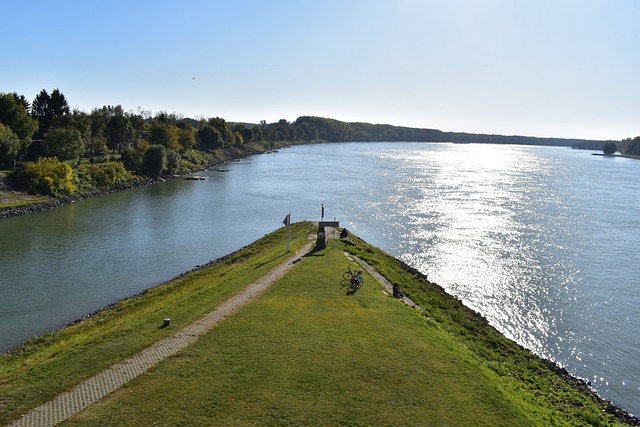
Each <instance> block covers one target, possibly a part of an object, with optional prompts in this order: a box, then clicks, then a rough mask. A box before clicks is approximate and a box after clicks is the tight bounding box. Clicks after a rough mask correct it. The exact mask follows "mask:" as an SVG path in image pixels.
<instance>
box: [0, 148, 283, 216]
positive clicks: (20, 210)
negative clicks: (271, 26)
mask: <svg viewBox="0 0 640 427" xmlns="http://www.w3.org/2000/svg"><path fill="white" fill-rule="evenodd" d="M288 145H291V144H290V143H287V144H284V143H281V144H278V145H277V146H278V148H282V147H285V146H288ZM265 152H268V151H267V149H266V148H265V149H264V150H262V149H257V148H255V147H253V148H252V147H229V148H227V149H224V152H223V156H222V157H221V158H218V159H217V160H216V161H214V162H212V163H210V164H209V165H208V166H207V168H211V167H214V166H217V165H220V164H222V163H225V162H228V161H232V160H237V159H242V158H245V157H248V156H251V155H254V154H263V153H265ZM193 172H196V170H193V171H186V172H183V173H182V174H180V175H181V176H182V175H187V174H190V173H193ZM167 178H168V177H166V176H165V177H157V178H146V177H138V179H136V180H135V181H130V182H128V183H126V184H118V185H114V186H112V187H108V188H101V189H97V190H95V191H91V192H88V193H83V194H70V195H65V196H60V197H57V198H52V199H51V200H50V201H48V202H44V203H31V204H26V205H23V206H18V207H11V208H0V220H2V219H5V218H11V217H14V216H21V215H28V214H32V213H38V212H44V211H48V210H51V209H55V208H58V207H61V206H64V205H68V204H69V203H75V202H78V201H80V200H83V199H88V198H91V197H96V196H102V195H105V194H109V193H115V192H118V191H123V190H131V189H134V188H138V187H143V186H146V185H150V184H155V183H157V182H163V181H165V179H167ZM0 188H1V186H0Z"/></svg>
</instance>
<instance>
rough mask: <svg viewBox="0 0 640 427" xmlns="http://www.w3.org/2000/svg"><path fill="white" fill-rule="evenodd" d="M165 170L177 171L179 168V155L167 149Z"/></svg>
mask: <svg viewBox="0 0 640 427" xmlns="http://www.w3.org/2000/svg"><path fill="white" fill-rule="evenodd" d="M166 167H167V170H168V171H170V172H172V171H177V170H178V169H179V168H180V153H178V152H177V151H174V150H171V149H168V150H167V166H166Z"/></svg>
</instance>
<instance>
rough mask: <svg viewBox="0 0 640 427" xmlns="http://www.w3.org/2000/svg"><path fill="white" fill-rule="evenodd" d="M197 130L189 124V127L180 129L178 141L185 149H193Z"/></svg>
mask: <svg viewBox="0 0 640 427" xmlns="http://www.w3.org/2000/svg"><path fill="white" fill-rule="evenodd" d="M195 132H196V130H195V128H194V127H193V126H191V125H189V128H187V129H180V130H179V131H178V142H179V143H180V145H181V146H182V147H183V148H184V149H185V150H191V149H192V148H193V147H195V145H196V133H195Z"/></svg>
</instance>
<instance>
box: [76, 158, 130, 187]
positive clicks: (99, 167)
mask: <svg viewBox="0 0 640 427" xmlns="http://www.w3.org/2000/svg"><path fill="white" fill-rule="evenodd" d="M77 174H78V180H79V181H81V182H82V183H83V184H84V185H85V186H89V187H109V186H112V185H115V184H119V183H124V182H127V181H129V180H130V179H131V174H130V173H129V172H128V171H127V170H126V169H125V167H124V165H123V164H122V163H121V162H107V163H100V164H88V165H87V164H85V165H81V166H79V167H78V170H77Z"/></svg>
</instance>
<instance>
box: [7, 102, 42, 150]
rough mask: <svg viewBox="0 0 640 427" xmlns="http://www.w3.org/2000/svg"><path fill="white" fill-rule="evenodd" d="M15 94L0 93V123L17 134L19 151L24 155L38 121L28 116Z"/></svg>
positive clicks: (36, 128)
mask: <svg viewBox="0 0 640 427" xmlns="http://www.w3.org/2000/svg"><path fill="white" fill-rule="evenodd" d="M16 96H17V95H16V94H11V93H6V94H5V93H0V123H2V124H4V125H5V126H8V127H9V128H11V130H12V131H13V133H15V134H16V135H17V136H18V139H19V140H20V151H21V152H22V153H23V154H25V155H26V151H27V148H28V147H29V145H31V138H32V137H33V135H34V134H35V133H36V131H37V130H38V122H37V121H36V120H34V119H32V118H31V116H29V113H28V111H27V109H26V108H25V106H24V104H23V103H22V102H21V101H20V100H19V99H18V98H16ZM23 98H24V97H23Z"/></svg>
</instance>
